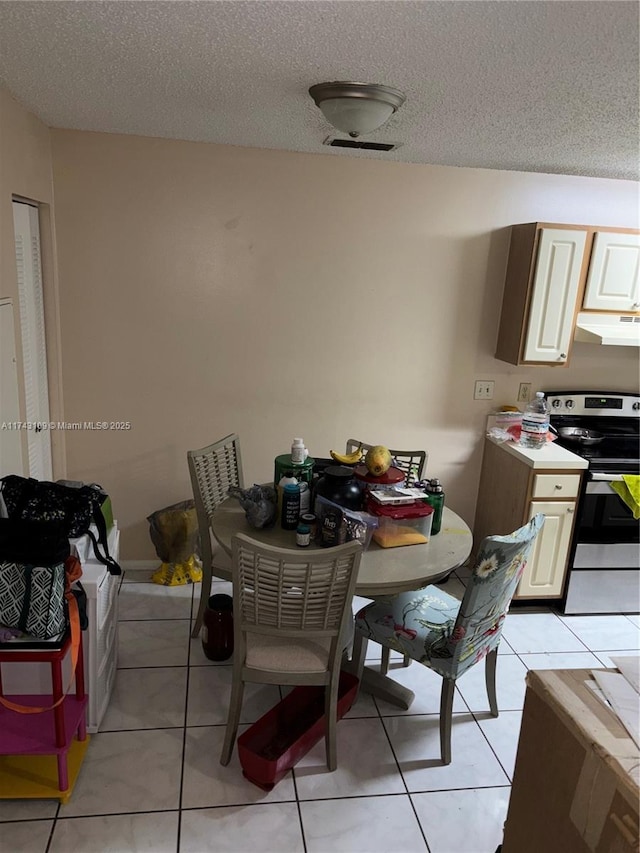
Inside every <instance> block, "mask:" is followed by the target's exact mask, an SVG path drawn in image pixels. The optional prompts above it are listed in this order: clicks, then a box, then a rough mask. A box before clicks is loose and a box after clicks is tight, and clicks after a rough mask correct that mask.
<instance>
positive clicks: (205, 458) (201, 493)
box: [187, 433, 244, 637]
mask: <svg viewBox="0 0 640 853" xmlns="http://www.w3.org/2000/svg"><path fill="white" fill-rule="evenodd" d="M187 462H188V464H189V474H190V476H191V486H192V488H193V498H194V501H195V504H196V514H197V516H198V529H199V531H200V550H201V557H202V589H201V591H200V604H199V605H198V614H197V616H196V621H195V623H194V626H193V631H192V633H191V636H192V637H197V636H198V634H199V633H200V629H201V627H202V620H203V619H204V612H205V610H206V608H207V602H208V600H209V596H210V595H211V578H212V577H213V569H214V565H216V566H218V567H219V568H221V569H223V570H224V573H225V574H226V575H229V574H230V572H231V560H230V558H229V556H228V555H227V554H226V553H225V552H224V551H223V550H222V549H218V550H217V551H216V552H215V554H214V553H213V549H212V547H211V533H210V519H211V516H212V514H213V511H214V510H215V508H216V507H217V506H218V504H219V503H221V501H223V500H224V499H225V498H226V497H227V495H228V493H229V487H230V486H239V487H240V488H241V489H243V488H244V480H243V476H242V460H241V457H240V439H239V438H238V436H237V435H236V434H235V433H232V434H231V435H227V436H226V437H225V438H221V439H220V441H215V442H214V443H213V444H210V445H208V447H201V448H200V450H189V451H188V452H187Z"/></svg>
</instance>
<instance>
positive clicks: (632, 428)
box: [551, 415, 640, 474]
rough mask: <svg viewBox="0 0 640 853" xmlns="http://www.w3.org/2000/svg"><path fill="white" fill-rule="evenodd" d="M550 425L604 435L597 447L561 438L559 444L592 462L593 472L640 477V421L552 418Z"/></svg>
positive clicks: (601, 418)
mask: <svg viewBox="0 0 640 853" xmlns="http://www.w3.org/2000/svg"><path fill="white" fill-rule="evenodd" d="M551 425H552V426H554V427H556V429H559V428H560V427H570V426H577V427H582V428H583V429H592V430H596V431H597V432H600V433H602V434H603V435H604V439H603V440H602V441H601V442H599V443H598V444H589V445H582V444H580V443H578V442H575V441H567V440H566V439H563V438H560V437H558V438H557V439H556V442H557V444H558V445H559V446H560V447H564V448H566V449H567V450H570V451H571V452H572V453H575V454H577V455H578V456H581V457H582V458H583V459H586V460H587V461H588V462H589V469H590V470H592V471H602V472H616V473H619V474H637V473H638V472H640V434H639V432H638V425H639V422H638V420H637V419H633V418H631V419H629V420H627V419H623V418H607V417H593V418H592V417H588V416H573V415H561V416H556V417H554V416H553V415H551Z"/></svg>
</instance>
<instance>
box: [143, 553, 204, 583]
mask: <svg viewBox="0 0 640 853" xmlns="http://www.w3.org/2000/svg"><path fill="white" fill-rule="evenodd" d="M151 580H152V581H153V582H154V583H157V584H161V585H162V586H183V585H184V584H187V583H198V581H201V580H202V569H201V568H200V562H199V560H198V559H197V558H196V557H195V555H193V554H192V555H191V556H190V557H189V559H188V560H187V561H186V562H185V563H163V564H162V565H161V566H160V568H159V569H157V571H155V572H154V573H153V575H152V576H151Z"/></svg>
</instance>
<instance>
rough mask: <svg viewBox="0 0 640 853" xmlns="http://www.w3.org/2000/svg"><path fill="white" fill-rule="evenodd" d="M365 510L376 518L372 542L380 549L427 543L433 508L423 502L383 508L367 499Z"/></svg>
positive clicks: (381, 505)
mask: <svg viewBox="0 0 640 853" xmlns="http://www.w3.org/2000/svg"><path fill="white" fill-rule="evenodd" d="M367 510H368V511H369V512H370V513H371V514H372V515H375V516H377V518H378V527H377V529H376V530H374V531H373V541H374V542H377V543H378V545H380V546H381V547H382V548H398V547H400V546H401V545H424V544H425V542H428V541H429V536H430V535H431V523H432V520H433V507H432V506H429V504H427V503H425V502H424V501H415V503H413V504H406V505H404V506H384V505H383V504H379V503H377V502H376V501H374V500H373V499H372V498H369V500H368V502H367Z"/></svg>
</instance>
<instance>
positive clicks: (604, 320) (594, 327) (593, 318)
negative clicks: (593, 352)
mask: <svg viewBox="0 0 640 853" xmlns="http://www.w3.org/2000/svg"><path fill="white" fill-rule="evenodd" d="M573 337H574V340H576V341H585V342H586V343H590V344H604V345H606V346H618V347H640V316H639V315H637V314H635V315H634V314H591V313H587V312H585V311H582V312H581V313H580V314H578V319H577V320H576V328H575V332H574V335H573Z"/></svg>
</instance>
